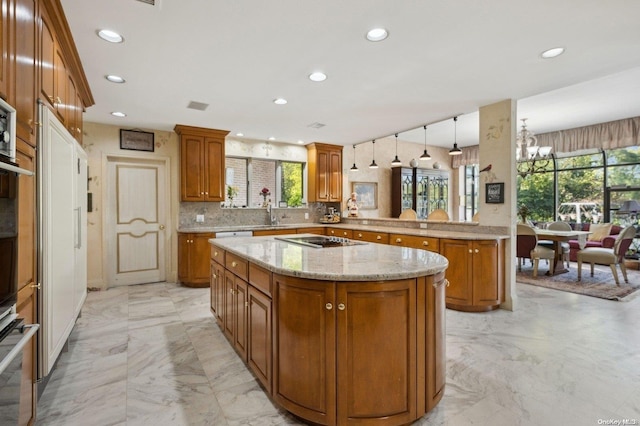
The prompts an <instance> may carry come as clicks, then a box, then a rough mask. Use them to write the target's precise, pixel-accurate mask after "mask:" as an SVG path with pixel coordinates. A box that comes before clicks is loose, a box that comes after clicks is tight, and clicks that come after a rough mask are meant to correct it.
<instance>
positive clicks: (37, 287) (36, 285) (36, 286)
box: [29, 283, 40, 290]
mask: <svg viewBox="0 0 640 426" xmlns="http://www.w3.org/2000/svg"><path fill="white" fill-rule="evenodd" d="M29 287H31V288H36V289H38V290H40V283H38V284H31V285H30V286H29Z"/></svg>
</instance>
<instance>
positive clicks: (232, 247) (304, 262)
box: [209, 234, 449, 281]
mask: <svg viewBox="0 0 640 426" xmlns="http://www.w3.org/2000/svg"><path fill="white" fill-rule="evenodd" d="M299 235H309V236H312V234H298V236H299ZM209 242H210V243H211V244H212V245H214V246H217V247H219V248H221V249H223V250H226V251H228V252H231V253H233V254H235V255H238V256H240V257H242V258H244V259H247V260H249V261H250V262H253V263H255V264H256V265H259V266H262V267H263V268H265V269H267V270H269V271H271V272H275V273H278V274H282V275H288V276H294V277H300V278H309V279H316V280H325V281H327V280H328V281H388V280H400V279H406V278H416V277H421V276H425V275H434V274H436V273H438V272H441V271H444V270H445V269H446V268H447V267H448V265H449V262H448V260H447V259H446V258H445V257H444V256H441V255H439V254H437V253H432V252H430V251H426V250H420V249H412V248H406V247H397V246H390V245H387V244H376V243H364V244H359V245H354V246H345V247H327V248H313V247H306V246H302V245H299V244H295V243H289V242H286V241H281V240H277V239H275V238H274V237H273V236H265V237H238V238H212V239H210V240H209Z"/></svg>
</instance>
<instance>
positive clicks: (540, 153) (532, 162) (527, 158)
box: [516, 118, 551, 178]
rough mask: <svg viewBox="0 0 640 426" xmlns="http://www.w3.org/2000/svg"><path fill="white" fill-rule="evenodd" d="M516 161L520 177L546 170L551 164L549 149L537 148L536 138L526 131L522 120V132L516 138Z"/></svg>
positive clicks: (545, 147)
mask: <svg viewBox="0 0 640 426" xmlns="http://www.w3.org/2000/svg"><path fill="white" fill-rule="evenodd" d="M516 161H517V162H518V165H517V167H518V174H519V175H520V176H521V177H523V178H524V177H526V176H527V175H530V174H533V173H538V172H542V171H545V170H547V167H549V164H550V162H551V147H550V146H538V138H536V137H535V135H534V134H533V132H530V131H529V130H527V119H526V118H523V119H522V130H520V131H519V132H518V135H517V137H516Z"/></svg>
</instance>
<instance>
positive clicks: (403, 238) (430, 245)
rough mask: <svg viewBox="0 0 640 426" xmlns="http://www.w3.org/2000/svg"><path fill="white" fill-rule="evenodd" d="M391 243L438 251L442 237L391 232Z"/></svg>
mask: <svg viewBox="0 0 640 426" xmlns="http://www.w3.org/2000/svg"><path fill="white" fill-rule="evenodd" d="M389 244H392V245H396V246H402V247H411V248H419V249H424V250H429V251H433V252H436V253H437V252H438V251H439V250H440V239H439V238H434V237H423V236H417V235H403V234H391V235H390V237H389Z"/></svg>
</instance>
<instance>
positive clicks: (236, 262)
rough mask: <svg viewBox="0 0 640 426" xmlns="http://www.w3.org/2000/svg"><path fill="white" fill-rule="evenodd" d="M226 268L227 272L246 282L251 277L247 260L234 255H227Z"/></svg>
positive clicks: (225, 259)
mask: <svg viewBox="0 0 640 426" xmlns="http://www.w3.org/2000/svg"><path fill="white" fill-rule="evenodd" d="M224 266H225V267H226V268H227V271H230V272H232V273H233V274H234V275H236V276H238V277H240V278H242V279H243V280H245V281H246V280H247V278H248V276H249V273H248V269H249V268H248V267H249V262H247V261H246V260H244V259H242V258H241V257H238V256H236V255H235V254H233V253H226V254H225V257H224Z"/></svg>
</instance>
